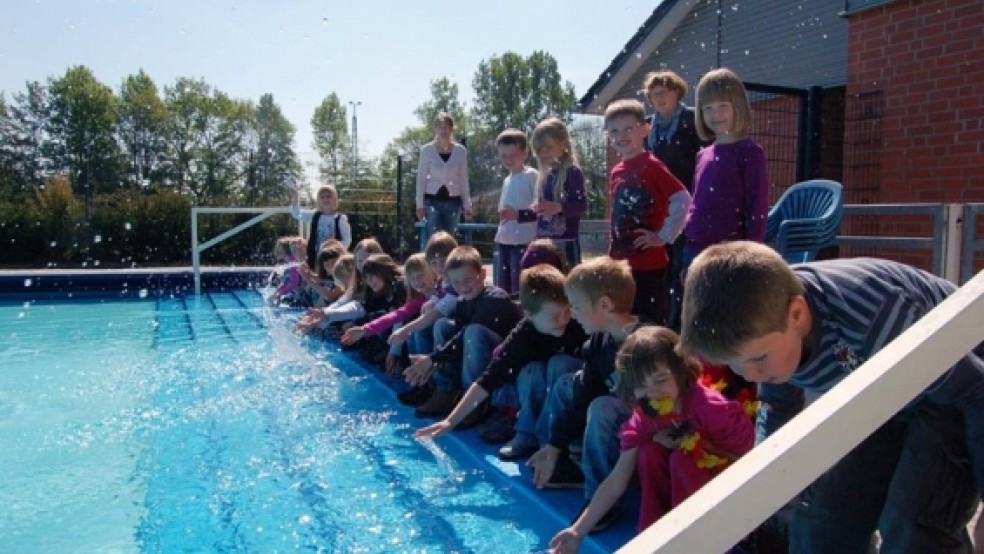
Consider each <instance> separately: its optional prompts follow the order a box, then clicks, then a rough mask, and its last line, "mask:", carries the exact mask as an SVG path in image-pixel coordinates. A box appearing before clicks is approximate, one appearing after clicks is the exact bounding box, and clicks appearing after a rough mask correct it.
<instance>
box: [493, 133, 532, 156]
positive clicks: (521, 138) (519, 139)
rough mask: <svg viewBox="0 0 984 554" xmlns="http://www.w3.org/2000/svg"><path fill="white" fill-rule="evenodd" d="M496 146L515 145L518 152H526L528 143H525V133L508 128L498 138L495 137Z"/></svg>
mask: <svg viewBox="0 0 984 554" xmlns="http://www.w3.org/2000/svg"><path fill="white" fill-rule="evenodd" d="M495 145H496V146H509V145H516V146H517V147H519V149H520V150H523V151H526V149H527V148H529V143H528V142H527V141H526V133H524V132H522V131H520V130H519V129H516V128H515V127H510V128H508V129H506V130H505V131H503V132H501V133H499V136H497V137H495Z"/></svg>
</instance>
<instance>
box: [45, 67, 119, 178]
mask: <svg viewBox="0 0 984 554" xmlns="http://www.w3.org/2000/svg"><path fill="white" fill-rule="evenodd" d="M48 94H49V104H48V117H47V120H46V124H45V127H44V130H45V133H46V134H47V140H46V141H45V142H44V150H45V154H46V157H47V158H49V159H50V162H51V169H52V171H53V172H55V173H60V174H67V175H69V176H70V177H71V179H72V189H73V190H74V191H75V193H76V194H84V193H86V191H88V193H89V194H93V193H102V192H109V191H111V190H113V189H114V188H116V187H117V186H118V185H119V182H120V175H121V172H120V169H121V167H120V155H119V154H120V152H119V146H118V143H117V141H116V121H117V116H116V110H117V100H116V97H115V96H114V95H113V91H112V90H111V89H110V88H109V87H107V86H106V85H103V84H102V83H100V82H99V81H98V80H96V77H95V76H94V75H93V74H92V72H91V71H90V70H89V69H88V68H87V67H85V66H81V65H79V66H75V67H72V68H70V69H69V70H68V71H67V72H66V73H65V75H64V76H63V77H61V78H58V79H53V78H49V79H48Z"/></svg>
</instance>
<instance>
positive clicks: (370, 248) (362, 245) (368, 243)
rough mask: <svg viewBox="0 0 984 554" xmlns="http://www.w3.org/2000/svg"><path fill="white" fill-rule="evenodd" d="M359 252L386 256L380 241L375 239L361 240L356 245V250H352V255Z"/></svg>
mask: <svg viewBox="0 0 984 554" xmlns="http://www.w3.org/2000/svg"><path fill="white" fill-rule="evenodd" d="M359 251H365V252H368V253H370V254H385V252H384V251H383V246H382V245H381V244H379V241H378V240H376V239H375V237H369V238H367V239H362V240H360V241H359V242H358V243H357V244H356V245H355V248H353V249H352V253H353V254H355V253H357V252H359Z"/></svg>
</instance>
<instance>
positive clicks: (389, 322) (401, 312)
mask: <svg viewBox="0 0 984 554" xmlns="http://www.w3.org/2000/svg"><path fill="white" fill-rule="evenodd" d="M426 299H427V298H426V297H425V296H417V297H416V298H414V299H413V300H410V301H409V302H407V303H405V304H403V305H402V306H400V307H399V308H397V309H395V310H393V311H392V312H387V313H386V314H384V315H381V316H379V317H377V318H376V319H374V320H372V321H370V322H369V323H366V324H365V326H364V328H365V332H366V333H365V334H366V335H369V336H373V335H378V334H379V333H382V332H383V331H386V330H387V329H391V328H392V327H393V326H394V325H396V324H397V323H403V322H404V321H406V320H408V319H410V318H411V317H415V316H416V315H417V314H419V313H420V306H421V305H422V304H423V303H424V301H425V300H426Z"/></svg>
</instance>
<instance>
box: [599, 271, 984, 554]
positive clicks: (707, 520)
mask: <svg viewBox="0 0 984 554" xmlns="http://www.w3.org/2000/svg"><path fill="white" fill-rule="evenodd" d="M982 339H984V272H981V273H980V274H978V275H977V276H976V277H974V278H973V279H971V280H970V281H968V283H967V284H966V285H964V286H963V287H962V288H960V289H959V290H958V291H957V292H956V293H954V294H953V295H952V296H950V297H949V298H948V299H947V300H945V301H944V302H943V303H942V304H940V305H939V306H937V307H936V308H935V309H934V310H932V311H931V312H930V313H928V314H926V316H925V317H923V318H922V319H920V320H919V321H918V322H916V324H915V325H913V326H912V327H910V328H909V329H908V330H907V331H905V332H904V333H902V334H901V335H899V336H898V338H896V339H895V340H894V341H892V342H891V343H890V344H888V345H887V346H886V347H885V348H883V349H882V350H881V351H880V352H878V353H877V354H876V355H874V356H872V357H871V359H870V360H869V361H868V362H867V363H865V364H864V365H862V366H861V367H860V368H858V369H857V370H856V371H854V372H853V373H851V374H850V375H848V376H847V377H846V378H845V379H844V380H843V381H842V382H841V383H840V384H838V385H837V386H836V387H834V389H833V390H831V391H830V392H828V393H827V394H825V395H823V396H821V397H820V398H819V399H817V400H816V401H815V402H814V403H813V404H811V405H810V406H809V407H807V408H806V409H805V410H803V412H802V413H800V414H799V415H798V416H796V417H795V418H793V419H792V420H791V421H790V422H789V423H787V424H786V425H784V426H783V427H782V428H781V429H779V430H778V431H777V432H776V433H775V434H774V435H773V436H772V437H770V438H769V439H767V440H766V441H765V442H763V443H762V444H760V445H758V446H757V447H755V449H753V450H752V451H751V452H750V453H748V454H747V455H746V456H744V457H743V458H741V459H740V460H738V461H737V462H735V464H734V465H733V466H731V467H730V468H728V469H727V470H726V471H725V472H724V473H722V474H721V475H720V476H718V477H717V478H716V479H714V480H713V481H711V482H710V483H708V484H707V485H706V486H705V487H704V488H702V489H701V490H699V491H698V492H697V493H696V494H694V495H693V496H691V497H690V498H688V499H687V500H686V501H685V502H684V503H683V504H680V506H678V507H677V508H676V509H674V510H673V511H671V512H670V513H669V514H667V515H665V516H664V517H663V518H662V519H660V520H659V521H657V522H656V523H654V524H653V525H652V526H650V527H649V528H648V529H646V530H645V531H643V532H642V533H641V534H640V535H639V536H637V537H636V538H634V539H633V540H632V541H630V542H629V543H628V544H626V545H625V546H624V547H622V548H621V549H620V550H619V551H618V552H620V553H624V554H642V553H650V552H659V553H660V554H677V553H679V554H691V553H693V552H725V551H727V550H728V549H729V548H731V547H732V546H734V545H735V544H737V543H738V541H740V540H741V539H742V537H744V536H745V535H747V534H748V533H749V532H750V531H752V530H753V529H754V528H755V527H756V526H757V525H759V524H760V523H761V522H763V521H765V519H766V518H768V517H769V516H770V515H772V514H773V513H774V512H775V511H776V510H777V509H778V508H779V507H781V506H782V505H783V504H785V503H786V502H788V501H789V500H790V499H791V498H793V497H794V496H795V495H796V494H798V493H799V492H800V491H801V490H803V489H804V488H805V487H806V486H807V485H809V484H810V483H811V482H813V480H814V479H816V478H817V477H818V476H820V474H822V473H823V472H824V471H826V470H827V469H828V468H829V467H830V466H832V465H833V464H834V463H836V462H837V461H838V460H840V459H841V458H842V457H843V456H844V455H845V454H847V453H848V452H849V451H850V450H851V449H852V448H854V446H855V445H857V444H858V443H860V442H861V441H862V440H863V439H865V438H866V437H867V436H868V435H870V434H871V433H872V432H873V431H874V430H875V429H877V428H878V427H879V426H880V425H882V424H883V423H884V422H885V421H887V420H888V419H889V418H890V417H892V415H893V414H895V413H896V412H898V411H899V410H900V409H902V407H903V406H905V404H906V403H908V402H909V401H910V400H912V399H913V398H914V397H915V396H916V395H918V394H919V393H920V392H922V391H923V390H924V389H925V388H926V387H927V386H928V385H929V384H930V383H932V382H933V381H934V380H935V379H937V378H938V377H939V376H940V375H942V374H943V373H944V372H945V371H946V370H947V369H948V368H949V367H950V366H952V365H953V364H954V363H956V361H957V360H959V359H960V358H962V357H963V356H964V355H966V354H967V353H968V352H970V350H971V349H973V348H974V347H975V346H977V345H978V344H979V343H980V342H981V340H982ZM831 532H833V533H836V532H837V530H836V529H833V530H831Z"/></svg>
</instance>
